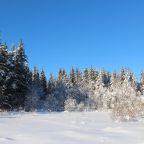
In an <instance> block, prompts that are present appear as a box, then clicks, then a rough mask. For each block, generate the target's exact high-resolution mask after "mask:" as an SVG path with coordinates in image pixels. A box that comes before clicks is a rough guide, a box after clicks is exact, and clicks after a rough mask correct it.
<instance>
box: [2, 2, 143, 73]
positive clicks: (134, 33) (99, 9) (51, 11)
mask: <svg viewBox="0 0 144 144" xmlns="http://www.w3.org/2000/svg"><path fill="white" fill-rule="evenodd" d="M0 31H1V33H2V39H3V40H4V41H6V42H7V43H8V45H11V44H13V43H14V44H17V43H18V41H19V40H20V39H23V41H24V43H25V47H26V53H27V55H28V59H29V65H30V67H33V66H34V64H36V65H37V66H38V68H39V69H40V68H42V67H43V68H44V69H45V72H46V74H47V75H49V74H50V73H54V74H56V73H57V71H58V69H59V68H65V69H66V70H69V69H70V68H71V67H79V68H81V69H83V68H84V67H90V66H91V65H92V66H94V67H97V68H105V69H106V70H110V71H112V70H114V69H116V70H119V69H120V68H121V67H129V68H130V69H131V70H132V71H133V72H135V73H136V75H138V74H139V73H140V72H141V70H143V69H144V1H143V0H1V1H0Z"/></svg>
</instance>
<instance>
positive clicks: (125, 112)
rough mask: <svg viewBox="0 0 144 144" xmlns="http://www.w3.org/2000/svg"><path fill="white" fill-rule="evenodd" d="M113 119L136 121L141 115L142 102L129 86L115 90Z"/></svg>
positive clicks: (113, 93) (121, 86) (125, 85)
mask: <svg viewBox="0 0 144 144" xmlns="http://www.w3.org/2000/svg"><path fill="white" fill-rule="evenodd" d="M111 94H112V98H113V101H112V102H113V104H112V118H113V119H114V120H118V121H127V120H132V119H135V118H136V117H137V116H139V114H140V111H141V110H140V109H139V106H140V104H141V101H140V100H139V98H138V96H136V92H135V90H134V89H133V88H132V87H131V86H130V85H129V84H125V83H124V84H122V85H120V87H118V88H116V89H114V90H113V92H112V93H111Z"/></svg>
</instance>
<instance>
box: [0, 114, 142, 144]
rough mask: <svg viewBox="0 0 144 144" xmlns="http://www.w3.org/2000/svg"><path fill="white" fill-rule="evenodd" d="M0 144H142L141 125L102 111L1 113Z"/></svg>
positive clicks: (140, 122)
mask: <svg viewBox="0 0 144 144" xmlns="http://www.w3.org/2000/svg"><path fill="white" fill-rule="evenodd" d="M0 129H1V130H0V144H101V143H102V144H144V122H143V121H139V122H122V123H116V122H113V121H112V120H111V118H110V115H109V113H106V112H75V113H69V112H62V113H23V114H22V113H15V114H12V113H11V114H8V113H5V114H1V117H0Z"/></svg>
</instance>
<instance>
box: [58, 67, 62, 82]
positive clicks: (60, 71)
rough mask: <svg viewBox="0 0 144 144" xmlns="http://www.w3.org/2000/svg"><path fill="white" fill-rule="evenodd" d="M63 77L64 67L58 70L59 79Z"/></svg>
mask: <svg viewBox="0 0 144 144" xmlns="http://www.w3.org/2000/svg"><path fill="white" fill-rule="evenodd" d="M62 77H63V71H62V69H60V70H59V72H58V80H59V81H61V80H62Z"/></svg>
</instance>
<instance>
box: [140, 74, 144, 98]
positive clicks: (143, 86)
mask: <svg viewBox="0 0 144 144" xmlns="http://www.w3.org/2000/svg"><path fill="white" fill-rule="evenodd" d="M140 90H141V93H142V95H144V72H142V73H141V77H140Z"/></svg>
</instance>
